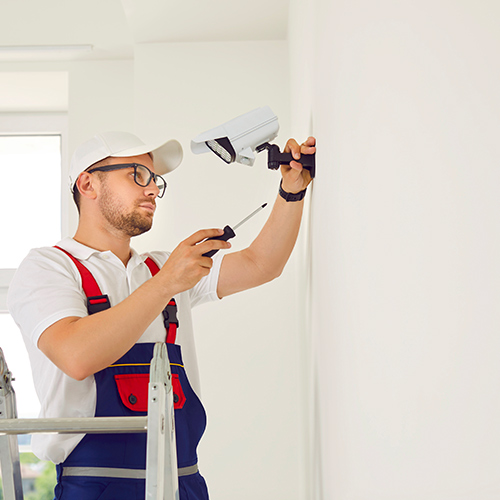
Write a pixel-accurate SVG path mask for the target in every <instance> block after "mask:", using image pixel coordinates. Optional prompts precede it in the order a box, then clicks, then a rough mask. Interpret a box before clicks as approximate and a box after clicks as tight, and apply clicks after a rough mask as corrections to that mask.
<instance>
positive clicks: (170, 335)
mask: <svg viewBox="0 0 500 500" xmlns="http://www.w3.org/2000/svg"><path fill="white" fill-rule="evenodd" d="M145 263H146V265H147V266H148V267H149V270H150V271H151V274H152V275H153V276H154V275H155V274H156V273H157V272H159V271H160V268H159V267H158V264H157V263H156V262H155V261H154V260H153V259H152V258H151V257H148V258H147V259H146V260H145ZM163 324H164V325H165V328H166V330H167V340H166V341H167V344H175V338H176V336H177V328H178V326H179V321H178V319H177V304H176V302H175V300H174V299H170V302H169V303H168V304H167V306H166V307H165V309H163Z"/></svg>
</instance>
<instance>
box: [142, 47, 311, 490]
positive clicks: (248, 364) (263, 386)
mask: <svg viewBox="0 0 500 500" xmlns="http://www.w3.org/2000/svg"><path fill="white" fill-rule="evenodd" d="M266 104H267V105H269V106H270V107H271V108H272V109H273V111H274V112H275V113H276V114H277V115H278V116H279V119H280V126H281V129H280V134H279V137H278V139H277V143H278V144H280V145H281V146H283V145H284V144H285V142H286V140H287V139H288V134H289V129H290V127H289V87H288V54H287V44H286V43H285V42H234V43H216V42H214V43H186V44H142V45H137V46H136V51H135V124H136V127H137V132H138V133H140V134H141V135H143V136H148V137H150V138H151V139H155V140H156V139H157V140H160V139H163V138H164V137H175V138H177V139H178V140H179V141H180V142H181V143H182V145H183V147H184V152H185V159H184V163H183V165H182V166H181V167H179V169H178V170H176V171H175V172H173V173H172V174H169V175H168V177H167V182H168V190H167V194H166V198H165V199H164V200H162V202H161V203H160V204H159V205H160V206H159V209H158V210H157V216H156V220H155V225H154V228H153V231H152V232H151V233H150V234H148V235H144V236H141V238H140V239H138V241H137V243H136V246H137V247H143V248H148V247H149V248H151V247H154V248H168V249H173V248H174V246H175V245H176V244H177V243H178V242H179V241H181V240H182V239H184V238H186V237H187V236H189V235H190V234H192V233H193V232H195V231H196V230H198V229H200V228H204V227H223V226H224V225H226V224H235V223H236V222H238V221H239V220H240V219H242V218H243V217H245V216H246V215H248V214H249V213H250V212H252V211H253V210H254V209H255V208H257V207H258V206H259V205H261V204H262V203H264V202H266V201H267V202H269V203H270V204H272V203H273V201H274V199H275V197H276V193H277V188H278V184H279V174H278V173H277V172H272V171H269V170H268V169H267V165H266V156H265V154H264V153H262V154H261V155H259V156H258V158H257V161H256V163H255V165H254V167H251V168H250V167H244V166H242V165H239V164H232V165H226V164H225V163H224V162H222V161H221V160H220V159H218V158H217V157H216V156H215V155H212V154H206V155H202V156H194V155H193V154H192V153H191V152H190V140H191V139H192V138H193V137H195V136H196V135H198V134H199V133H201V132H203V131H205V130H208V129H210V128H213V127H215V126H217V125H219V124H222V123H224V122H225V121H227V120H229V119H231V118H234V117H235V116H237V115H239V114H242V113H245V112H247V111H250V110H251V109H254V108H256V107H259V106H263V105H266ZM266 210H267V214H268V213H269V211H268V209H266ZM267 214H266V213H265V212H262V213H261V214H260V215H259V216H257V217H256V218H255V219H254V220H252V221H249V222H248V224H246V225H245V226H243V227H242V228H241V229H240V230H239V231H238V236H237V238H235V239H234V240H232V241H233V249H241V248H244V246H245V245H247V244H249V243H250V242H251V240H252V239H253V238H254V237H255V236H256V235H257V233H258V231H259V229H260V227H261V226H262V224H263V223H264V221H265V220H266V218H267ZM297 266H298V263H297V262H296V260H295V256H294V257H293V258H292V261H291V262H290V264H289V266H288V267H287V269H286V271H285V273H284V274H283V276H282V277H281V278H280V279H279V280H277V281H275V282H273V283H271V284H268V285H266V286H264V287H261V288H260V289H256V290H252V291H249V292H245V293H243V294H239V295H237V296H233V297H228V298H226V299H224V300H223V301H222V302H220V303H217V304H210V305H205V306H201V307H200V308H199V309H197V310H195V311H194V314H195V316H194V321H195V333H196V340H197V352H198V359H199V365H200V372H201V383H202V393H203V401H204V404H205V405H206V407H207V411H208V428H207V432H206V434H205V437H204V438H203V440H202V444H201V447H200V456H201V458H200V467H201V468H202V471H203V474H204V476H205V477H206V478H207V481H208V485H209V489H210V492H211V494H212V496H213V497H214V498H218V499H233V498H239V499H240V500H244V499H254V498H260V499H266V498H286V499H299V498H302V496H301V493H300V492H301V488H302V486H301V484H302V481H303V476H302V474H301V470H300V467H299V459H300V458H299V451H300V448H299V446H300V436H301V429H300V427H299V426H300V421H299V411H300V407H299V400H298V391H297V386H298V383H299V380H300V371H301V366H300V364H299V353H298V324H297V317H298V312H297V309H298V308H299V307H300V304H299V303H298V300H297V294H296V293H297V280H296V272H297Z"/></svg>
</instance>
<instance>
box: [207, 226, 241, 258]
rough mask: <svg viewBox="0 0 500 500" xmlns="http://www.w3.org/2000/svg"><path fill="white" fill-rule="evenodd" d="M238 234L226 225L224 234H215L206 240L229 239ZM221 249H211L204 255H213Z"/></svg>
mask: <svg viewBox="0 0 500 500" xmlns="http://www.w3.org/2000/svg"><path fill="white" fill-rule="evenodd" d="M235 236H236V234H235V232H234V231H233V230H232V229H231V228H230V227H229V226H226V227H225V228H224V234H221V235H220V236H214V237H213V238H207V239H206V240H205V241H208V240H222V241H227V240H230V239H231V238H234V237H235ZM218 251H219V250H218V249H216V250H210V252H206V253H204V254H203V257H212V256H213V255H215V254H216V253H217V252H218Z"/></svg>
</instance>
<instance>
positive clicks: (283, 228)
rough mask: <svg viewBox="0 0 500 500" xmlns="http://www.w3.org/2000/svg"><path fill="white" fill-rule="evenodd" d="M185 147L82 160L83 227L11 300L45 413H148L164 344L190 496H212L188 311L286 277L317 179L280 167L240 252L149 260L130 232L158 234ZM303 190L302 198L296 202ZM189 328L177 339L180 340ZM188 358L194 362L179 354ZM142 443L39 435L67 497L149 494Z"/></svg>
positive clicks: (90, 150) (77, 161)
mask: <svg viewBox="0 0 500 500" xmlns="http://www.w3.org/2000/svg"><path fill="white" fill-rule="evenodd" d="M314 146H315V139H314V138H312V137H310V138H309V139H308V140H307V141H306V142H305V143H303V144H302V145H299V144H297V142H296V141H295V140H293V139H290V140H289V141H288V142H287V145H286V147H285V151H286V152H291V153H292V155H293V157H294V158H295V159H299V158H300V155H301V154H312V153H314V152H315V147H314ZM181 158H182V150H181V148H180V145H179V144H178V143H177V142H176V141H168V142H167V143H165V144H163V145H162V146H160V147H159V148H152V147H150V146H147V145H145V144H144V143H142V141H140V139H138V138H137V137H135V136H134V135H132V134H128V133H124V132H107V133H104V134H99V135H97V136H94V137H93V138H92V139H90V140H89V141H87V142H85V143H84V144H82V145H81V146H80V147H79V148H77V150H76V151H75V153H74V155H73V158H72V162H71V167H70V184H71V186H72V189H73V193H74V198H75V202H76V203H77V206H78V210H79V214H80V218H79V223H78V228H77V231H76V233H75V235H74V237H73V238H66V239H65V240H63V241H61V242H60V243H58V245H57V247H53V248H41V249H36V250H32V251H31V252H30V254H29V255H28V257H27V258H26V259H25V260H24V261H23V263H22V264H21V266H20V267H19V269H18V271H17V273H16V275H15V277H14V279H13V281H12V283H11V286H10V291H9V298H8V304H9V309H10V312H11V314H12V316H13V318H14V319H15V321H16V323H17V324H18V325H19V328H20V330H21V332H22V334H23V338H24V340H25V343H26V346H27V349H28V353H29V356H30V361H31V364H32V370H33V377H34V380H35V386H36V390H37V393H38V396H39V398H40V401H41V408H42V409H41V415H40V416H41V417H48V418H50V417H89V416H118V415H145V414H146V411H147V382H148V373H149V361H150V360H151V357H152V349H153V346H154V343H155V342H166V344H167V348H168V355H169V360H170V363H171V366H172V373H173V386H174V393H175V395H174V403H175V404H174V407H175V414H176V434H177V455H178V468H179V490H180V498H181V500H188V499H196V500H198V499H199V500H201V499H207V498H208V491H207V488H206V485H205V482H204V480H203V477H202V476H201V475H200V473H199V472H198V464H197V455H196V447H197V444H198V442H199V440H200V438H201V436H202V434H203V432H204V429H205V413H204V410H203V406H202V405H201V402H200V401H199V399H198V397H197V395H196V394H197V393H199V391H198V372H197V365H196V357H195V353H194V341H193V334H192V328H191V307H192V306H193V305H197V304H199V303H202V302H206V301H209V300H217V299H218V298H219V299H220V298H222V297H225V296H228V295H231V294H233V293H236V292H240V291H243V290H247V289H249V288H252V287H255V286H259V285H261V284H263V283H266V282H268V281H270V280H272V279H274V278H276V277H278V276H279V275H280V274H281V272H282V270H283V268H284V266H285V264H286V262H287V260H288V258H289V256H290V253H291V251H292V249H293V246H294V244H295V241H296V238H297V234H298V231H299V226H300V221H301V217H302V210H303V201H302V200H303V197H304V194H305V190H306V188H307V185H308V184H309V183H310V182H311V177H310V175H309V172H308V171H307V170H303V169H302V165H301V164H300V163H298V162H296V161H292V162H291V163H290V165H287V166H282V167H281V172H282V181H281V184H280V190H279V195H278V197H277V199H276V202H275V205H274V208H273V210H272V212H271V214H270V216H269V219H268V221H267V222H266V224H265V225H264V228H263V229H262V231H261V232H260V234H259V235H258V236H257V238H256V239H255V241H254V242H253V243H252V244H251V245H250V246H249V247H248V248H246V249H245V250H242V251H240V252H234V253H228V254H226V255H224V254H223V252H219V253H217V254H216V255H215V256H214V257H213V258H210V257H206V256H204V255H203V254H205V253H206V252H209V251H210V250H222V249H228V248H230V246H231V245H230V243H229V242H224V241H220V240H214V239H210V238H213V237H216V236H219V235H221V234H222V232H223V231H222V230H219V229H204V230H200V231H197V232H196V233H194V234H193V235H191V236H190V237H189V238H187V239H186V240H184V241H182V242H181V243H180V244H179V245H178V246H177V247H176V248H175V250H174V251H173V252H172V253H170V254H168V253H165V252H152V253H149V254H146V255H143V256H140V255H138V254H137V253H136V252H135V251H134V250H133V249H132V248H131V246H130V240H131V238H132V237H133V236H137V235H139V234H142V233H143V232H145V231H148V230H149V229H150V228H151V226H152V222H153V217H154V212H155V208H156V202H157V200H158V198H161V197H162V196H163V194H164V192H165V188H166V183H165V181H164V179H163V177H161V175H163V174H165V173H168V172H169V171H171V170H173V169H174V168H176V167H177V165H178V164H179V163H180V160H181ZM297 193H300V194H297ZM177 328H178V331H177ZM181 348H182V350H183V353H182V354H181ZM145 442H146V441H145V436H144V434H126V435H123V434H121V435H118V434H117V435H105V436H99V435H95V434H94V435H91V434H88V435H70V436H68V435H66V436H64V435H40V436H35V437H34V439H33V449H34V451H35V452H36V454H37V455H39V456H40V458H43V459H46V460H51V461H53V462H55V463H56V464H58V465H57V472H58V484H57V486H56V492H55V493H56V498H57V499H71V500H79V499H82V500H83V499H85V500H90V499H97V498H99V499H101V500H104V499H116V498H127V499H129V498H134V499H135V498H137V499H139V498H141V499H143V498H144V487H145V483H144V477H145V476H144V468H145Z"/></svg>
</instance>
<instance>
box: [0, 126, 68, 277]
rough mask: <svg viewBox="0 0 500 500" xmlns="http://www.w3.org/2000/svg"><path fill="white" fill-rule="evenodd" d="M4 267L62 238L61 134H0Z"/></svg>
mask: <svg viewBox="0 0 500 500" xmlns="http://www.w3.org/2000/svg"><path fill="white" fill-rule="evenodd" d="M0 179H1V181H0V210H1V213H2V215H3V217H2V234H3V235H4V237H5V239H4V240H3V241H4V242H5V243H4V244H3V245H2V248H1V249H0V268H16V267H18V266H19V264H20V262H21V260H22V259H23V258H24V257H25V256H26V254H27V253H28V251H29V250H30V249H31V248H34V247H40V246H48V245H54V244H55V243H57V241H59V240H60V238H61V137H60V136H59V135H24V136H0Z"/></svg>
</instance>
